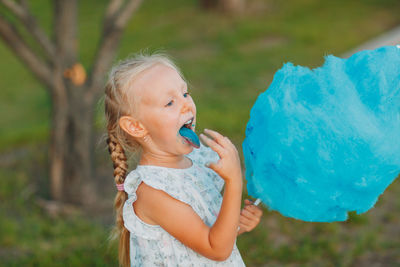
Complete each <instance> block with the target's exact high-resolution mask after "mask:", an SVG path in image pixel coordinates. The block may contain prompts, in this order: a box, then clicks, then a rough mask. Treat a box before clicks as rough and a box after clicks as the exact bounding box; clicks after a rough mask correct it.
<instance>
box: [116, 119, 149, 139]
mask: <svg viewBox="0 0 400 267" xmlns="http://www.w3.org/2000/svg"><path fill="white" fill-rule="evenodd" d="M119 127H121V129H122V130H124V131H125V132H126V133H128V134H129V135H131V136H133V137H137V138H141V137H143V136H145V135H146V134H147V131H146V129H145V128H144V126H143V125H142V124H141V123H140V122H139V121H138V120H136V119H134V118H132V117H130V116H122V117H121V118H120V119H119Z"/></svg>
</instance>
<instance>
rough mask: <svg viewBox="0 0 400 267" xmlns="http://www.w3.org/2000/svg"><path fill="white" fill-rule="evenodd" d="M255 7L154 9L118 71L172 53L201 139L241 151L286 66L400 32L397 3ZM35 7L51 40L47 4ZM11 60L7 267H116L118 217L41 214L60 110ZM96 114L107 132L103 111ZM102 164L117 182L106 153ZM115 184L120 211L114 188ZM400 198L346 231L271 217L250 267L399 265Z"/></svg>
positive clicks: (6, 56) (389, 199) (98, 4)
mask: <svg viewBox="0 0 400 267" xmlns="http://www.w3.org/2000/svg"><path fill="white" fill-rule="evenodd" d="M107 2H108V1H105V0H101V1H81V2H80V8H81V9H80V13H79V18H80V23H79V27H80V32H79V34H80V43H79V46H80V51H81V54H80V58H81V61H82V63H83V65H84V66H86V67H87V68H88V67H89V66H90V64H91V61H92V59H93V56H94V51H95V47H96V43H97V39H98V37H99V30H100V28H101V25H100V24H99V22H100V20H101V16H102V14H103V10H104V7H105V5H106V4H107ZM248 2H249V7H248V10H246V12H245V13H244V14H243V15H241V16H236V17H232V16H226V15H221V14H218V13H216V12H207V13H206V12H201V11H200V9H199V7H198V5H197V1H194V0H192V1H184V0H174V1H162V0H150V1H145V2H144V4H143V5H142V6H141V8H140V9H139V11H138V12H137V13H136V14H135V15H134V17H133V18H132V20H131V21H130V24H129V25H128V27H127V29H126V31H125V35H124V37H123V39H122V42H121V46H120V50H119V53H118V59H121V58H124V57H126V56H127V55H129V54H131V53H134V52H137V51H140V50H143V49H146V48H148V49H149V50H150V51H154V50H158V49H163V50H164V51H166V52H167V53H169V54H170V55H171V56H172V57H173V58H175V60H176V63H177V64H178V66H180V67H181V69H182V71H183V73H184V74H185V76H186V78H187V80H188V81H189V83H190V84H191V88H190V90H191V91H192V96H193V98H194V100H195V102H196V105H197V111H198V113H197V121H198V125H197V126H196V129H197V131H198V132H202V130H203V129H204V128H210V129H215V130H217V131H220V132H221V133H223V134H224V135H227V136H229V137H230V138H231V139H232V140H233V141H234V143H235V144H236V145H237V147H238V150H239V151H241V142H242V141H243V139H244V137H245V127H246V123H247V121H248V119H249V112H250V109H251V107H252V105H253V104H254V102H255V100H256V98H257V96H258V95H259V94H260V93H261V92H263V91H265V90H266V89H267V88H268V85H269V83H270V82H271V81H272V77H273V74H274V73H275V72H276V71H277V70H278V69H279V68H280V67H281V66H282V65H283V64H284V63H285V62H288V61H290V62H293V63H294V64H296V65H305V66H309V67H317V66H320V65H321V64H322V63H323V57H324V56H325V55H327V54H333V55H336V56H340V55H341V54H343V53H345V52H346V51H348V50H350V49H352V48H354V47H356V46H358V45H360V44H361V43H363V42H365V41H367V40H369V39H371V38H373V37H375V36H377V35H379V34H380V33H382V32H384V31H386V30H388V29H391V28H392V27H394V26H397V25H398V24H400V16H399V14H400V2H399V1H395V0H363V1H361V0H359V1H355V0H347V1H345V0H337V1H320V0H287V1H278V0H274V1H272V0H264V1H260V0H254V1H248ZM30 4H31V5H32V8H33V10H34V13H35V14H37V15H38V16H39V18H40V22H41V24H42V25H43V26H44V27H45V28H46V29H47V30H49V29H50V25H51V16H50V14H49V12H50V11H51V6H49V5H48V1H44V0H37V1H31V3H30ZM0 56H1V58H2V60H1V61H0V88H1V90H0V96H1V97H0V111H1V116H0V124H1V131H0V151H1V153H0V156H1V160H0V165H1V169H0V259H1V260H0V266H116V249H115V246H108V243H107V235H108V231H109V229H110V227H111V222H112V217H113V214H112V213H111V212H110V213H109V214H108V215H107V216H106V217H108V219H107V218H106V219H104V218H103V217H102V219H99V218H97V217H96V218H95V217H93V216H88V215H86V213H84V212H76V213H74V215H71V216H61V217H52V216H50V215H49V214H47V213H45V212H44V211H43V210H42V209H41V208H40V206H39V205H38V204H37V203H36V201H35V200H36V196H41V197H43V198H46V197H48V190H47V189H48V185H47V183H48V182H47V179H48V174H47V171H46V167H47V163H46V162H47V150H46V149H47V140H48V137H49V121H50V119H49V118H50V105H51V103H50V100H49V96H48V94H47V92H46V90H45V89H44V88H43V86H42V85H41V84H39V83H38V82H37V81H36V80H35V79H34V77H33V76H32V75H31V74H30V73H29V71H27V70H26V69H25V68H24V66H23V64H21V62H19V61H18V60H17V59H16V58H15V57H14V56H13V54H11V52H10V51H9V50H8V49H7V48H6V47H5V46H4V44H3V43H0ZM95 108H96V110H97V116H96V122H95V125H96V129H97V130H98V132H101V131H102V130H103V128H102V127H103V125H102V119H103V115H102V112H103V107H102V106H101V105H98V106H96V107H95ZM96 153H97V160H98V165H99V166H100V165H101V166H105V168H106V170H105V171H103V173H106V175H111V173H112V172H111V162H110V160H109V159H108V155H107V152H106V151H105V150H101V149H98V150H96ZM242 158H243V157H242ZM107 179H109V182H108V184H107V186H109V189H105V191H107V190H108V191H107V192H108V194H106V197H105V202H106V203H108V206H109V207H110V206H111V205H112V201H113V199H112V195H113V194H114V187H112V177H111V176H109V177H107ZM107 188H108V187H107ZM399 193H400V185H399V181H396V182H394V183H393V184H392V185H391V186H390V187H389V188H388V189H387V190H386V192H385V194H384V195H383V196H382V197H381V198H380V199H379V201H378V203H377V204H376V208H374V209H372V210H371V211H369V212H368V213H366V214H363V215H356V214H352V215H351V218H350V220H349V221H347V222H345V223H329V224H318V223H304V222H301V221H296V220H293V219H289V218H285V217H283V216H281V215H280V214H278V213H276V212H270V211H267V210H265V216H264V217H263V220H262V222H261V225H259V226H258V227H257V228H256V229H255V230H254V231H253V232H251V233H246V234H243V235H242V236H240V237H239V238H238V241H237V244H238V247H239V249H240V251H241V254H242V257H243V258H244V261H245V262H246V264H247V265H248V266H263V265H268V266H370V265H372V263H381V264H382V265H380V266H396V264H397V265H400V256H398V255H400V241H399V240H398V238H396V237H398V236H400V228H399V226H398V225H399V223H400V200H399V198H398V197H397V196H398V194H399ZM108 211H109V210H108ZM93 218H95V219H93ZM385 264H386V265H385Z"/></svg>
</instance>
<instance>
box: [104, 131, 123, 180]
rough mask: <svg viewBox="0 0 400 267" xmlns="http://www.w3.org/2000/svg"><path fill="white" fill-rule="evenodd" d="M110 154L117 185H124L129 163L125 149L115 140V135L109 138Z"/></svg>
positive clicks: (110, 135) (109, 135) (110, 134)
mask: <svg viewBox="0 0 400 267" xmlns="http://www.w3.org/2000/svg"><path fill="white" fill-rule="evenodd" d="M107 144H108V152H109V153H110V155H111V160H112V161H113V167H114V179H115V183H117V184H122V183H124V181H125V177H126V173H127V170H128V163H127V160H126V155H125V151H124V148H123V147H122V146H121V145H120V143H119V142H118V139H117V138H115V136H114V134H112V133H109V134H108V138H107Z"/></svg>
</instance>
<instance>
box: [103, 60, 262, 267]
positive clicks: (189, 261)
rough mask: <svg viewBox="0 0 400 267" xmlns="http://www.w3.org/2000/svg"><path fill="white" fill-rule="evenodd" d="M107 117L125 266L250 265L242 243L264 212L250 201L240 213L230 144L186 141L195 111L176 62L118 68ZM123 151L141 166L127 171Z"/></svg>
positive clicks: (128, 63) (238, 177)
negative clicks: (241, 250) (239, 242)
mask: <svg viewBox="0 0 400 267" xmlns="http://www.w3.org/2000/svg"><path fill="white" fill-rule="evenodd" d="M105 114H106V119H107V130H108V139H107V143H108V147H109V152H110V155H111V159H112V161H113V165H114V177H115V183H116V185H117V188H118V190H119V192H118V193H117V196H116V198H115V209H116V229H117V235H118V236H119V240H120V241H119V262H120V264H121V265H123V266H129V265H131V266H244V263H243V260H242V258H241V255H240V253H239V251H238V249H237V247H236V237H237V235H238V234H241V233H243V232H248V231H250V230H252V229H253V228H254V227H255V226H256V225H257V224H258V223H259V221H260V217H261V215H262V211H261V209H260V208H258V207H257V206H255V205H251V204H252V203H251V202H250V201H249V200H246V201H245V204H246V206H245V208H244V209H243V210H242V211H240V206H241V196H242V172H241V167H240V159H239V155H238V152H237V150H236V148H235V146H234V145H233V144H232V142H231V141H230V140H229V139H228V138H227V137H224V136H222V135H221V134H219V133H217V132H215V131H211V130H205V133H206V134H208V135H209V136H210V137H211V138H210V137H207V136H205V135H203V134H201V135H200V137H201V139H202V141H203V143H204V144H205V145H207V146H208V147H206V146H205V145H203V144H200V147H199V148H196V147H193V146H194V145H193V143H191V142H188V141H187V139H186V138H184V137H183V136H181V134H180V129H181V128H182V127H187V128H189V129H190V130H192V131H195V125H196V105H195V104H194V102H193V100H192V98H191V97H190V95H189V93H188V88H187V84H186V82H185V80H184V78H183V76H182V74H181V72H180V71H179V69H178V68H177V67H176V66H175V65H174V63H173V62H172V61H171V60H170V59H169V58H168V57H166V56H165V55H161V54H153V55H141V54H139V55H136V56H135V57H133V58H130V59H127V60H125V61H123V62H121V63H119V64H118V65H117V66H115V67H114V68H113V69H112V70H111V72H110V76H109V80H108V82H107V84H106V89H105ZM125 152H129V153H131V154H133V155H134V156H135V155H136V158H137V159H138V164H137V167H136V168H135V169H133V170H132V171H130V172H129V173H128V165H127V157H126V155H125ZM224 184H225V189H224V195H223V198H222V196H221V194H220V191H221V190H222V187H223V185H224Z"/></svg>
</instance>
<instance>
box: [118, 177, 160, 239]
mask: <svg viewBox="0 0 400 267" xmlns="http://www.w3.org/2000/svg"><path fill="white" fill-rule="evenodd" d="M141 182H142V179H141V178H140V175H139V174H138V173H137V172H136V170H133V171H131V172H130V173H129V174H128V175H127V177H126V179H125V182H124V191H125V192H126V193H127V194H128V199H127V200H126V201H125V203H124V206H123V209H122V217H123V220H124V226H125V228H126V229H128V230H129V232H131V233H133V234H135V235H137V236H140V237H142V238H145V239H154V240H158V239H159V238H160V235H161V227H160V226H159V225H151V224H147V223H145V222H143V221H142V220H140V218H139V217H137V216H136V214H135V212H134V210H133V202H135V201H136V199H137V196H136V190H137V188H138V187H139V185H140V183H141Z"/></svg>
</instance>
